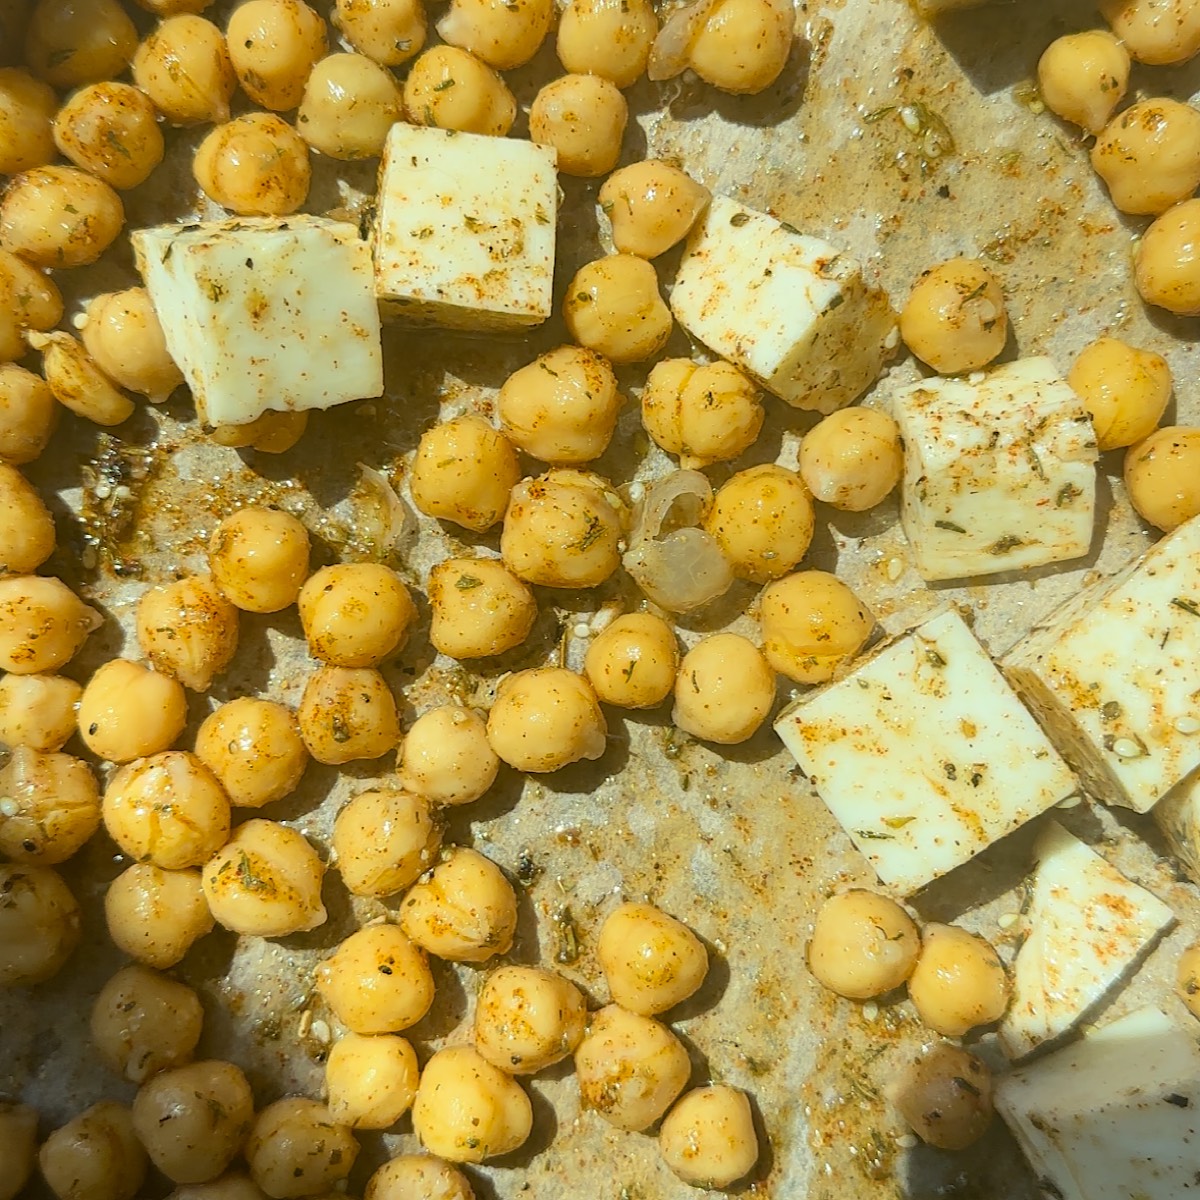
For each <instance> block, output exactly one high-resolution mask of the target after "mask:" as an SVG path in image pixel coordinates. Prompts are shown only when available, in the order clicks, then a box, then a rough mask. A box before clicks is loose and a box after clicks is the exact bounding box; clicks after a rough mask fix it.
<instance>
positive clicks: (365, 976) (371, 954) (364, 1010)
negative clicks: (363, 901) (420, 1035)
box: [317, 925, 433, 1034]
mask: <svg viewBox="0 0 1200 1200" xmlns="http://www.w3.org/2000/svg"><path fill="white" fill-rule="evenodd" d="M317 991H319V992H320V993H321V995H322V996H323V997H324V999H325V1003H326V1004H328V1005H329V1007H330V1008H331V1009H332V1010H333V1012H334V1015H335V1016H336V1017H337V1019H338V1020H339V1021H341V1023H342V1024H343V1025H345V1026H346V1027H347V1028H348V1029H350V1030H353V1032H355V1033H362V1034H372V1033H399V1032H400V1031H401V1030H403V1029H407V1028H408V1027H409V1026H410V1025H415V1024H416V1023H417V1022H418V1021H419V1020H420V1019H421V1018H422V1017H423V1016H424V1015H425V1014H426V1013H427V1012H428V1011H429V1006H430V1005H431V1004H432V1003H433V976H432V975H431V974H430V971H429V964H428V962H427V961H426V960H425V952H424V951H423V950H421V949H419V948H418V947H417V946H414V945H413V943H412V942H410V941H409V940H408V937H407V936H406V935H405V934H404V932H403V930H401V929H400V927H399V926H397V925H368V926H367V927H366V928H365V929H360V930H359V931H358V932H357V933H352V934H351V935H350V936H349V937H348V938H347V939H346V940H345V941H344V942H342V944H341V945H340V946H339V947H338V948H337V950H336V951H335V952H334V953H333V955H332V956H331V957H329V958H327V959H326V960H325V961H324V962H323V963H321V965H320V966H319V967H317Z"/></svg>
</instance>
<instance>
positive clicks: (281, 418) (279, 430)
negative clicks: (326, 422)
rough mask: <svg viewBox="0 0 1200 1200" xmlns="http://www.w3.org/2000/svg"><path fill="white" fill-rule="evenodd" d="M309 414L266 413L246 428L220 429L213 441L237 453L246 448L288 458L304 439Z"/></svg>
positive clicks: (242, 426)
mask: <svg viewBox="0 0 1200 1200" xmlns="http://www.w3.org/2000/svg"><path fill="white" fill-rule="evenodd" d="M307 428H308V413H307V412H269V411H268V412H265V413H263V414H262V416H260V417H255V419H254V420H253V421H247V422H246V423H245V424H244V425H217V426H215V427H214V428H213V431H212V434H211V435H210V436H211V437H212V440H213V441H214V442H216V443H217V445H218V446H230V447H232V448H233V449H236V450H244V449H246V448H247V447H249V448H250V449H253V450H258V451H260V452H261V453H263V454H286V453H287V452H288V451H289V450H290V449H291V448H292V447H293V446H294V445H296V443H297V442H298V441H299V440H300V439H301V438H302V437H303V436H304V431H305V430H306V429H307Z"/></svg>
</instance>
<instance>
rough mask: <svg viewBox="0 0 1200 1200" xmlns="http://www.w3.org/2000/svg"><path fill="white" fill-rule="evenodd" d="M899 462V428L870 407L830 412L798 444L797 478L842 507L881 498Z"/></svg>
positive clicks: (861, 507)
mask: <svg viewBox="0 0 1200 1200" xmlns="http://www.w3.org/2000/svg"><path fill="white" fill-rule="evenodd" d="M903 467H904V451H903V448H902V447H901V445H900V430H899V428H898V427H897V425H896V422H895V421H893V420H892V418H891V417H889V416H888V415H887V413H884V412H880V411H879V410H878V409H874V408H858V407H855V408H842V409H839V410H838V411H837V412H834V413H830V414H829V416H827V417H826V418H825V419H824V420H822V421H819V422H818V423H817V424H816V425H815V426H813V428H812V429H811V430H810V431H809V432H808V433H807V434H806V435H805V437H804V440H803V441H802V442H801V443H800V478H801V479H802V480H804V483H805V485H806V486H807V488H808V490H809V491H810V492H812V494H813V495H814V496H815V497H816V498H817V499H818V500H821V501H823V502H824V503H826V504H829V505H832V506H833V507H834V508H840V509H842V510H844V511H845V512H865V511H866V510H867V509H869V508H874V507H875V505H877V504H879V503H881V502H882V501H883V500H884V499H885V498H886V497H887V495H888V494H889V493H890V492H891V491H892V489H893V488H894V487H895V486H896V484H898V483H899V482H900V473H901V471H902V469H903Z"/></svg>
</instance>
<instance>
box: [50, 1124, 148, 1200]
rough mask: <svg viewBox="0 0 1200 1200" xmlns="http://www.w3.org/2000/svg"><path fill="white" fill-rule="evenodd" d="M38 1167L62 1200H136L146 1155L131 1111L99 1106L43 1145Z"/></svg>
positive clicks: (53, 1134) (56, 1133)
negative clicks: (134, 1125) (135, 1128)
mask: <svg viewBox="0 0 1200 1200" xmlns="http://www.w3.org/2000/svg"><path fill="white" fill-rule="evenodd" d="M38 1165H39V1166H40V1167H41V1170H42V1178H44V1179H45V1181H46V1183H47V1184H48V1185H49V1187H50V1190H51V1191H52V1192H53V1193H54V1194H55V1195H56V1196H58V1197H59V1200H133V1198H134V1197H135V1196H136V1195H137V1194H138V1193H139V1192H140V1190H141V1187H142V1183H143V1181H144V1180H145V1178H146V1151H145V1150H143V1149H142V1144H141V1142H139V1141H138V1137H137V1134H136V1133H135V1132H134V1128H133V1118H132V1116H131V1115H130V1112H129V1109H127V1108H126V1107H125V1106H124V1105H123V1104H117V1103H116V1101H114V1100H101V1101H100V1103H99V1104H93V1105H92V1107H91V1108H89V1109H85V1110H84V1111H83V1112H81V1113H80V1114H79V1116H77V1117H75V1118H74V1120H71V1121H68V1122H67V1123H66V1124H65V1125H63V1126H61V1127H60V1128H58V1129H56V1130H55V1131H54V1132H53V1133H52V1134H51V1135H50V1136H49V1137H48V1138H47V1139H46V1140H45V1142H44V1143H43V1144H42V1148H41V1150H40V1151H39V1152H38Z"/></svg>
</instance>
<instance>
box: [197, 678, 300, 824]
mask: <svg viewBox="0 0 1200 1200" xmlns="http://www.w3.org/2000/svg"><path fill="white" fill-rule="evenodd" d="M196 756H197V757H198V758H199V759H200V761H201V762H203V763H204V765H205V766H206V767H208V769H209V770H210V771H211V772H212V773H213V774H214V775H215V776H216V777H217V779H219V780H220V782H221V786H222V787H223V788H224V789H225V792H226V794H227V795H228V796H229V802H230V803H231V804H234V805H236V806H238V807H240V808H262V806H263V805H264V804H271V803H273V802H274V801H276V800H282V799H283V798H284V797H285V796H290V795H291V794H292V792H294V791H295V790H296V786H297V784H299V782H300V778H301V776H302V775H303V774H304V768H305V767H306V766H308V751H307V750H306V749H305V746H304V739H303V738H301V736H300V724H299V722H298V721H297V720H296V714H295V713H294V712H292V710H291V709H290V708H285V707H284V706H283V705H282V704H276V703H275V702H274V701H273V700H257V699H255V698H254V697H252V696H241V697H239V698H238V699H236V700H230V701H229V702H228V703H227V704H222V705H221V706H220V708H218V709H217V710H216V711H215V712H213V713H211V714H210V715H209V716H208V717H206V718H205V719H204V723H203V724H202V725H201V726H200V730H199V732H198V733H197V734H196Z"/></svg>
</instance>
